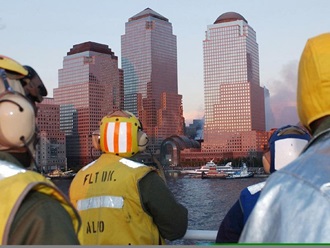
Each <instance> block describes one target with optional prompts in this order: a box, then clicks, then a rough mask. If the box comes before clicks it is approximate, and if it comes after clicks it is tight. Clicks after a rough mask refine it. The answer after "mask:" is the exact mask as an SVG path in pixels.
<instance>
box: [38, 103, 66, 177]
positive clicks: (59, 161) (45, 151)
mask: <svg viewBox="0 0 330 248" xmlns="http://www.w3.org/2000/svg"><path fill="white" fill-rule="evenodd" d="M37 107H38V114H37V126H38V129H39V142H38V144H37V147H36V163H37V165H38V167H39V169H40V170H41V171H43V172H46V173H47V172H50V171H52V170H55V169H60V170H67V169H68V168H67V161H66V149H65V134H64V132H61V131H60V105H58V104H55V101H54V99H53V98H49V97H47V98H45V99H44V100H43V101H42V102H41V103H37Z"/></svg>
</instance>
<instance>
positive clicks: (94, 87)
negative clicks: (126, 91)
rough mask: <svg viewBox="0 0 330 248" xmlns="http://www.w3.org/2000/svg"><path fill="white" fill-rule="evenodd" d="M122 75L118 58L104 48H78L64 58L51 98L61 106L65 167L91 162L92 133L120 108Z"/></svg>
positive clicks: (95, 45) (92, 44)
mask: <svg viewBox="0 0 330 248" xmlns="http://www.w3.org/2000/svg"><path fill="white" fill-rule="evenodd" d="M122 74H123V73H122V70H121V69H118V58H117V56H115V54H114V53H113V52H112V51H111V49H110V48H109V47H108V46H107V45H104V44H99V43H95V42H85V43H81V44H77V45H74V46H73V48H72V49H70V51H69V52H68V53H67V56H65V57H64V59H63V68H62V69H59V74H58V75H59V82H58V86H59V87H58V88H56V89H54V98H55V101H56V103H57V104H60V129H61V131H63V132H64V133H65V135H66V152H67V161H68V166H70V167H73V166H83V165H86V164H87V163H89V162H90V161H91V160H92V159H93V158H92V152H93V148H92V140H91V134H92V132H93V131H95V130H98V129H99V122H100V121H101V119H102V117H103V116H104V115H106V114H107V113H109V112H111V111H114V110H117V109H122V108H123V81H122V78H123V75H122Z"/></svg>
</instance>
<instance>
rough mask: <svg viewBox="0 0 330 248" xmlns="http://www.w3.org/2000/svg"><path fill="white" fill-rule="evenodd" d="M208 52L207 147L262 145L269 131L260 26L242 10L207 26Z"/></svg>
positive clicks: (242, 149)
mask: <svg viewBox="0 0 330 248" xmlns="http://www.w3.org/2000/svg"><path fill="white" fill-rule="evenodd" d="M203 58H204V108H205V126H204V143H203V145H202V150H204V151H207V150H209V151H221V152H223V153H233V154H235V153H237V154H239V153H242V154H243V153H244V154H245V153H246V152H248V151H251V150H254V151H258V150H260V147H259V146H260V144H263V142H264V140H263V134H264V131H265V104H264V88H263V87H260V82H259V48H258V43H257V40H256V32H255V31H254V30H253V28H252V27H251V26H250V25H249V24H248V21H247V20H246V19H245V18H244V17H243V16H242V15H241V14H239V13H236V12H226V13H224V14H222V15H220V16H219V17H218V18H217V19H216V20H215V22H214V23H213V24H212V25H208V26H207V31H206V37H205V40H204V41H203Z"/></svg>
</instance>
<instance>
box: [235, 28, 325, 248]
mask: <svg viewBox="0 0 330 248" xmlns="http://www.w3.org/2000/svg"><path fill="white" fill-rule="evenodd" d="M329 44H330V33H326V34H323V35H319V36H316V37H314V38H311V39H309V40H308V41H307V43H306V46H305V48H304V51H303V53H302V56H301V59H300V63H299V71H298V90H297V108H298V115H299V119H300V122H301V124H302V125H303V126H304V127H306V128H307V129H308V130H309V131H310V132H311V134H312V137H313V138H312V140H311V141H310V142H309V143H308V145H307V146H306V147H305V149H304V151H303V152H302V154H301V155H300V156H299V157H298V158H297V159H296V160H295V161H293V162H292V163H290V164H289V165H288V166H286V167H285V168H283V169H281V170H279V171H278V172H276V173H274V174H273V175H271V176H270V177H269V180H267V183H266V185H265V187H264V189H263V191H262V193H261V195H260V197H259V200H258V202H257V204H256V206H255V208H254V210H253V211H252V213H251V216H250V217H249V219H248V221H247V223H246V225H245V227H244V230H243V232H242V235H241V238H240V240H239V242H244V243H256V242H260V243H261V242H262V243H266V242H267V243H329V242H330V236H329V230H330V213H329V211H328V208H329V205H330V194H329V175H330V174H329V173H330V166H329V162H328V161H329V151H330V116H329V115H330V104H329V103H330V98H329V91H330V46H329ZM260 226H262V228H260Z"/></svg>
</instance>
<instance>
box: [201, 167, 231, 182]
mask: <svg viewBox="0 0 330 248" xmlns="http://www.w3.org/2000/svg"><path fill="white" fill-rule="evenodd" d="M228 175H229V174H228V173H226V172H224V171H218V170H216V168H210V169H209V170H208V171H207V172H205V171H202V174H201V178H202V179H206V178H208V179H213V178H223V179H224V178H226V177H227V176H228Z"/></svg>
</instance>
